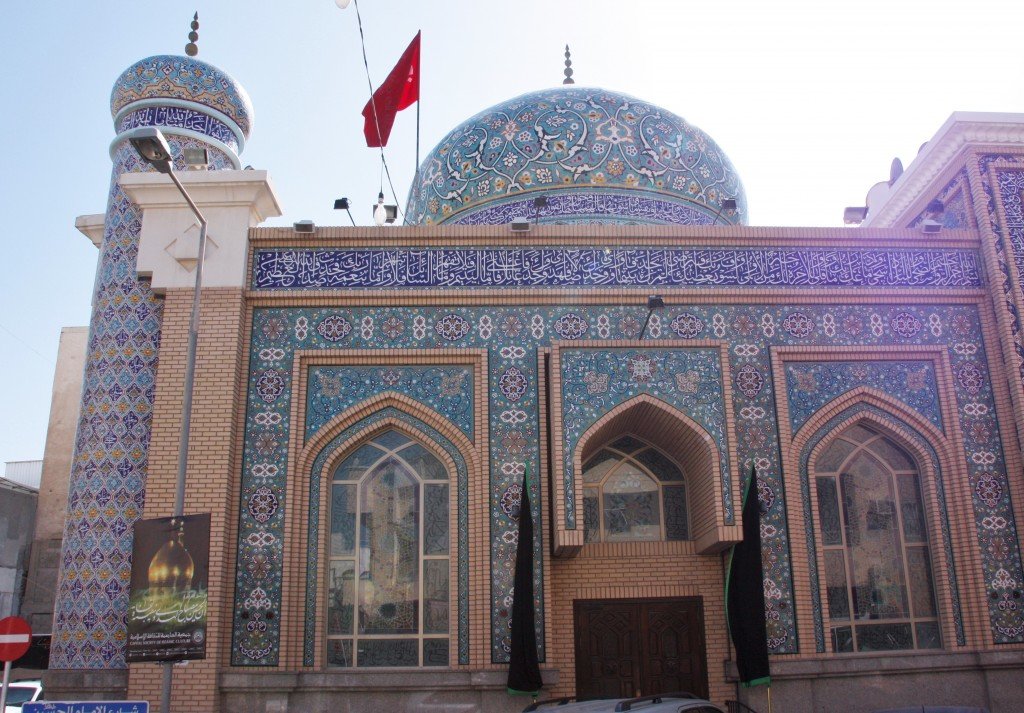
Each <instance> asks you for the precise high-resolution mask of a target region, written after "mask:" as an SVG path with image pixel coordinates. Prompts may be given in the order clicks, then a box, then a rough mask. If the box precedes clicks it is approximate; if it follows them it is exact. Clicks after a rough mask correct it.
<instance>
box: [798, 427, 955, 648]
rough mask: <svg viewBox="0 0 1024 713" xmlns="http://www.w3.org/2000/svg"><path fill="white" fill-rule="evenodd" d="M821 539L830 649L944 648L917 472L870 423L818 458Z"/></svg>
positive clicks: (911, 461) (907, 457)
mask: <svg viewBox="0 0 1024 713" xmlns="http://www.w3.org/2000/svg"><path fill="white" fill-rule="evenodd" d="M814 479H815V483H816V486H817V493H818V517H819V524H820V530H819V532H820V541H821V545H822V548H823V550H824V558H825V586H826V588H827V592H828V614H829V621H830V622H831V636H832V647H833V650H834V651H836V652H840V653H849V652H862V651H891V650H899V649H937V648H940V647H941V639H940V636H939V622H938V613H937V610H936V606H935V589H934V585H933V579H932V567H931V559H930V557H929V549H928V531H927V528H926V526H925V508H924V503H923V500H922V497H921V478H920V470H919V468H918V466H917V464H916V463H915V461H914V459H913V458H912V457H911V456H910V454H909V453H907V452H906V450H904V449H903V448H901V447H900V446H899V445H897V444H896V443H895V442H894V441H893V440H892V439H890V438H888V437H887V436H885V435H883V434H881V433H880V432H878V431H876V430H874V429H873V428H871V427H869V426H865V425H855V426H851V427H850V428H847V429H846V430H844V431H843V432H842V433H840V434H839V435H838V436H837V437H836V438H835V439H834V440H832V442H831V443H829V444H828V446H827V447H826V448H825V450H824V451H822V453H821V455H819V456H818V457H817V460H816V461H815V463H814Z"/></svg>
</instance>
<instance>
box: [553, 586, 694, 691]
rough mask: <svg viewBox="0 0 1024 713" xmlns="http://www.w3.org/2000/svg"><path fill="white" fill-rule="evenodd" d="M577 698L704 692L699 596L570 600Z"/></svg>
mask: <svg viewBox="0 0 1024 713" xmlns="http://www.w3.org/2000/svg"><path fill="white" fill-rule="evenodd" d="M573 610H574V619H575V625H576V626H575V631H576V642H575V643H576V697H577V698H579V699H587V698H626V697H632V696H641V695H643V696H646V695H653V694H655V693H667V692H669V691H690V692H691V693H694V694H696V695H698V696H704V697H706V696H707V692H708V684H707V666H706V661H705V655H704V617H703V610H702V606H701V601H700V599H699V598H696V597H691V598H685V599H617V600H579V601H576V602H575V603H574V606H573Z"/></svg>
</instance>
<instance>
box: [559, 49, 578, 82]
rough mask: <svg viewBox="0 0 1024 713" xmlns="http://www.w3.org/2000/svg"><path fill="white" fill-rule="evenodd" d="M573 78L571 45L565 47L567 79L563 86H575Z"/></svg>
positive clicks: (564, 80)
mask: <svg viewBox="0 0 1024 713" xmlns="http://www.w3.org/2000/svg"><path fill="white" fill-rule="evenodd" d="M575 83H576V82H575V81H573V78H572V57H571V55H570V54H569V45H566V46H565V79H563V80H562V84H575Z"/></svg>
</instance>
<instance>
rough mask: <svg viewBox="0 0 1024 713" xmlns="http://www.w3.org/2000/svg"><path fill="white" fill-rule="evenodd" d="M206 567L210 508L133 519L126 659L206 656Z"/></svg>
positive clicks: (208, 552)
mask: <svg viewBox="0 0 1024 713" xmlns="http://www.w3.org/2000/svg"><path fill="white" fill-rule="evenodd" d="M209 572H210V515H209V513H206V514H203V515H185V516H183V517H162V518H157V519H154V520H140V521H139V522H137V523H135V541H134V544H133V546H132V580H131V598H130V599H129V603H128V650H127V655H126V658H127V660H128V661H184V660H187V659H203V658H206V609H207V581H208V578H209Z"/></svg>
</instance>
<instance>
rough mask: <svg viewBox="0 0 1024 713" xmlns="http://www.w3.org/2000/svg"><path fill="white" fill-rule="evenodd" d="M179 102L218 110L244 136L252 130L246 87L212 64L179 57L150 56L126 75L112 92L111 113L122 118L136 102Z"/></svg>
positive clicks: (137, 63)
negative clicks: (122, 111)
mask: <svg viewBox="0 0 1024 713" xmlns="http://www.w3.org/2000/svg"><path fill="white" fill-rule="evenodd" d="M175 100H178V101H183V102H194V103H196V104H201V105H203V106H207V107H209V108H211V109H214V110H216V111H217V112H219V113H221V114H223V115H224V116H226V117H227V118H228V119H230V120H231V121H233V122H234V123H235V124H236V125H237V126H238V127H239V129H240V130H241V132H242V134H243V135H244V136H248V135H249V132H250V131H251V130H252V118H253V112H252V102H251V101H250V100H249V95H248V94H247V93H246V91H245V89H244V88H243V87H242V85H241V84H239V83H238V82H236V81H235V80H234V79H232V78H231V77H230V76H229V75H228V74H227V72H224V71H223V70H221V69H218V68H217V67H214V66H213V65H212V64H208V63H207V62H203V61H201V60H198V59H194V58H192V57H181V56H178V55H154V56H153V57H146V58H145V59H141V60H139V61H138V62H136V63H135V64H133V65H132V66H131V67H129V68H128V69H126V70H125V71H124V72H122V73H121V76H120V77H118V78H117V81H116V82H115V83H114V88H113V90H112V91H111V92H110V113H111V115H113V116H118V114H119V113H120V112H121V110H122V109H124V108H125V107H127V106H129V105H131V104H135V103H136V102H152V103H154V104H159V105H162V106H167V107H170V106H174V103H175Z"/></svg>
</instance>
